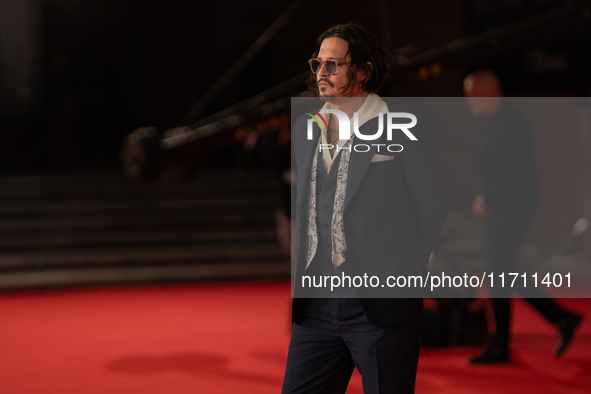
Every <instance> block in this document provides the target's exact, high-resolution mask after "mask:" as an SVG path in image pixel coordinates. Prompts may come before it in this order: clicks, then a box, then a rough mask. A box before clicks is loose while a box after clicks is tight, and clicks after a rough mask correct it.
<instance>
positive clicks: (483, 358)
mask: <svg viewBox="0 0 591 394" xmlns="http://www.w3.org/2000/svg"><path fill="white" fill-rule="evenodd" d="M468 361H469V362H470V364H507V363H508V362H509V361H510V357H509V351H508V350H507V348H506V347H503V346H489V347H487V348H485V349H484V350H483V351H482V352H480V353H479V354H477V355H476V356H471V357H470V358H468Z"/></svg>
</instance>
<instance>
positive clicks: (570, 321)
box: [554, 313, 583, 357]
mask: <svg viewBox="0 0 591 394" xmlns="http://www.w3.org/2000/svg"><path fill="white" fill-rule="evenodd" d="M581 320H583V316H581V315H578V314H575V313H573V314H570V315H569V316H568V317H565V318H563V319H561V320H559V321H558V323H557V325H558V330H559V331H558V343H557V344H556V349H554V355H555V356H556V357H558V356H560V355H561V354H562V353H564V351H565V350H566V348H567V347H568V345H569V344H570V342H571V341H572V339H573V335H574V333H575V330H576V329H577V327H578V326H579V324H581Z"/></svg>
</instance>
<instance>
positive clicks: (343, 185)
mask: <svg viewBox="0 0 591 394" xmlns="http://www.w3.org/2000/svg"><path fill="white" fill-rule="evenodd" d="M321 140H322V138H321V139H320V140H319V141H318V145H317V146H316V150H315V153H314V159H313V160H312V168H311V170H310V192H309V193H308V227H307V240H308V242H307V248H306V269H308V266H309V265H310V263H311V262H312V259H313V258H314V255H315V254H316V250H317V248H318V229H317V224H316V216H317V215H316V176H317V173H318V153H317V152H318V151H319V147H320V142H321ZM350 144H351V140H349V141H347V142H346V143H345V145H344V146H343V147H342V148H341V150H342V151H343V153H342V154H341V161H340V162H339V169H338V172H337V187H336V191H335V198H334V206H333V212H332V221H331V238H332V265H333V267H335V268H338V267H340V266H341V264H343V263H344V262H345V258H346V257H345V256H346V251H347V243H346V241H345V226H344V224H343V211H344V207H345V194H346V191H347V177H348V174H349V161H350V158H351V150H349V149H347V148H348V147H349V145H350Z"/></svg>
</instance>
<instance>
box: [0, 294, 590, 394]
mask: <svg viewBox="0 0 591 394" xmlns="http://www.w3.org/2000/svg"><path fill="white" fill-rule="evenodd" d="M289 304H290V299H289V284H288V283H287V282H255V283H253V282H251V283H229V284H228V283H224V284H194V285H162V286H142V287H117V288H95V289H75V290H55V291H40V292H27V293H6V294H0V311H1V313H2V315H1V316H2V317H1V319H2V321H1V324H0V393H1V394H74V393H76V394H80V393H84V394H93V393H108V394H117V393H142V394H156V393H158V394H160V393H162V394H164V393H176V394H184V393H191V394H194V393H207V394H209V393H255V394H264V393H279V392H280V389H281V382H282V378H283V369H284V366H285V358H286V354H287V346H288V342H289V324H288V323H289ZM564 304H566V305H567V306H569V307H572V308H573V309H577V310H580V311H583V312H584V313H585V314H586V316H587V318H586V320H585V321H584V322H583V325H582V327H581V329H580V330H579V331H578V335H577V337H576V338H575V340H574V343H573V345H572V347H571V348H570V349H569V350H568V351H567V353H566V354H565V355H564V356H563V357H562V358H561V359H558V360H557V359H555V358H554V357H553V356H552V349H553V347H554V343H555V341H556V337H555V335H556V334H555V332H554V329H553V327H551V326H549V325H548V324H547V323H546V322H545V321H543V320H542V319H541V318H540V317H539V316H538V315H536V314H535V313H534V312H533V310H532V309H531V308H529V307H528V306H527V305H525V304H524V303H522V302H521V301H519V300H518V301H516V303H515V305H516V307H515V311H514V312H515V313H514V316H515V318H514V330H513V332H514V333H515V335H514V341H513V355H514V360H515V361H514V363H513V364H511V365H508V366H495V367H491V366H469V365H467V364H466V362H465V359H466V356H467V355H469V354H471V353H473V352H475V349H474V348H445V349H431V348H425V349H423V350H422V353H421V360H420V364H419V373H418V376H417V393H459V394H463V393H479V394H483V393H484V394H486V393H509V394H510V393H518V394H524V393H525V392H534V393H560V394H563V393H591V324H590V323H589V321H591V302H590V300H580V299H567V300H564ZM348 392H349V393H361V392H362V390H361V381H360V377H359V375H355V376H354V378H353V380H352V382H351V385H350V389H349V391H348Z"/></svg>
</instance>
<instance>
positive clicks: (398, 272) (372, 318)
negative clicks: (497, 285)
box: [282, 24, 447, 394]
mask: <svg viewBox="0 0 591 394" xmlns="http://www.w3.org/2000/svg"><path fill="white" fill-rule="evenodd" d="M310 66H311V79H310V81H309V86H310V90H311V92H312V93H313V94H314V95H316V96H320V98H321V99H323V101H324V102H325V104H324V107H323V110H321V111H320V113H322V112H323V111H325V112H324V113H325V114H327V115H325V116H326V117H327V119H325V120H326V123H327V124H326V125H322V122H320V125H322V126H318V125H314V127H313V129H312V132H311V133H308V127H307V125H308V122H307V120H308V118H307V117H305V116H304V117H300V118H298V119H297V120H296V121H295V122H294V125H293V133H292V135H293V136H292V140H293V147H294V168H295V169H296V170H297V174H298V176H297V186H296V188H297V192H296V197H295V214H294V215H293V219H295V231H294V233H295V234H294V235H295V242H294V260H293V264H294V300H293V321H294V323H295V325H294V329H293V334H292V339H291V343H290V347H289V354H288V359H287V367H286V373H285V379H284V382H283V391H282V392H283V393H323V394H325V393H344V392H345V390H346V388H347V385H348V382H349V379H350V377H351V374H352V372H353V369H354V368H355V367H357V368H358V370H359V372H360V373H361V376H362V380H363V388H364V392H366V393H378V392H379V393H394V392H396V393H412V392H414V385H415V377H416V370H417V363H418V356H419V348H420V330H421V314H422V298H420V297H421V291H420V289H419V288H409V289H407V290H408V291H407V292H401V293H391V292H389V290H390V289H388V287H386V286H384V287H382V286H381V285H377V286H375V287H373V286H371V285H367V284H366V285H363V286H351V285H349V286H342V287H338V288H335V289H332V288H328V287H327V286H319V287H314V286H309V287H308V288H306V286H305V285H303V282H302V280H303V277H304V276H308V277H314V278H326V277H339V278H342V277H345V276H348V277H357V278H362V277H363V276H364V275H367V277H370V278H371V277H377V278H379V280H380V283H381V284H384V283H386V278H387V277H388V276H415V277H416V276H420V275H423V274H425V273H426V264H427V262H428V258H429V254H430V252H431V250H432V248H433V245H434V243H435V241H436V240H437V237H438V235H439V231H440V229H441V226H442V224H443V221H444V220H445V217H446V215H447V201H446V197H445V194H444V190H443V184H442V181H441V177H440V173H439V167H438V163H437V159H436V157H435V149H434V146H433V142H432V140H431V137H430V135H429V131H428V129H427V128H425V127H424V126H425V125H424V124H422V122H421V120H420V119H419V121H418V123H417V125H416V127H414V128H413V129H412V133H413V136H416V139H417V140H412V139H410V138H409V136H408V135H407V134H406V133H403V132H401V130H395V132H394V133H392V135H391V139H390V140H388V139H387V137H388V136H387V133H383V134H382V137H380V140H379V141H366V140H362V139H361V138H359V137H358V136H357V135H355V134H354V133H353V131H352V130H348V129H346V130H344V131H343V130H339V128H338V126H339V125H340V120H337V116H336V112H334V110H338V111H342V112H341V113H343V112H344V113H345V114H346V115H347V117H348V118H351V119H352V120H351V123H352V124H354V121H353V119H355V117H357V120H358V125H359V131H360V132H361V133H362V134H364V135H366V136H367V135H372V134H375V133H376V130H377V129H378V128H379V124H380V121H381V122H382V125H384V124H385V122H387V119H386V113H388V112H391V110H392V109H393V108H389V106H388V105H387V104H386V103H385V102H384V101H383V100H382V99H381V98H380V97H378V96H377V95H376V94H375V92H377V91H378V90H379V89H380V87H381V86H382V84H383V82H384V79H385V78H386V75H387V68H388V59H387V56H386V53H385V51H384V49H383V48H382V47H381V45H380V44H379V43H378V41H377V40H376V39H375V37H374V36H373V35H371V34H370V33H369V32H368V31H367V30H366V29H364V28H363V27H361V26H359V25H355V24H347V25H338V26H334V27H332V28H330V29H328V30H327V31H326V32H324V33H323V34H322V35H321V36H320V37H319V38H318V48H317V50H316V52H315V53H314V55H313V59H311V60H310ZM326 110H328V111H330V110H333V112H332V113H330V116H328V113H327V112H326ZM380 117H382V119H380ZM323 119H324V118H323ZM396 131H397V132H396ZM343 132H344V133H345V134H346V135H347V136H348V138H340V137H341V135H339V134H340V133H343ZM379 143H383V145H382V146H381V149H380V150H378V146H377V145H378V144H379ZM358 144H359V145H358ZM362 145H363V147H362V148H360V147H361V146H362ZM386 146H393V147H395V148H394V149H390V150H389V149H386ZM366 147H368V148H367V150H366ZM323 148H324V149H323ZM329 148H330V149H329ZM374 284H375V282H374ZM310 287H312V288H310Z"/></svg>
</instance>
